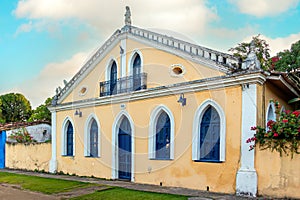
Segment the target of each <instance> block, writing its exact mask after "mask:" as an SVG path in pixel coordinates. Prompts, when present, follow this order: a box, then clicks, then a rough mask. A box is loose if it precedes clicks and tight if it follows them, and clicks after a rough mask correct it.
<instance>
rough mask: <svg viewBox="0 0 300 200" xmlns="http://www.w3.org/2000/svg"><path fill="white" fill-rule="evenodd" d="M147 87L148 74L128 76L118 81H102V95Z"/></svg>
mask: <svg viewBox="0 0 300 200" xmlns="http://www.w3.org/2000/svg"><path fill="white" fill-rule="evenodd" d="M143 89H147V74H146V73H140V74H137V75H133V76H126V77H122V78H119V79H117V80H116V81H111V80H109V81H103V82H100V97H104V96H110V95H115V94H121V93H129V92H133V91H138V90H143Z"/></svg>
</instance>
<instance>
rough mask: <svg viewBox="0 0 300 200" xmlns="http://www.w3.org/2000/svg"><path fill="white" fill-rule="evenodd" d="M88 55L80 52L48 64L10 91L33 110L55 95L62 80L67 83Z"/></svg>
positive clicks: (61, 84)
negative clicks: (19, 94)
mask: <svg viewBox="0 0 300 200" xmlns="http://www.w3.org/2000/svg"><path fill="white" fill-rule="evenodd" d="M88 55H89V53H85V52H80V53H77V54H75V55H74V56H72V57H71V58H70V59H69V60H65V61H63V62H56V63H49V64H48V65H46V66H45V67H44V69H43V70H42V71H41V73H40V74H39V75H38V76H37V77H35V78H34V79H31V80H28V81H26V82H24V83H23V84H21V85H20V86H19V87H17V88H15V89H12V90H10V92H11V91H14V92H19V93H22V94H24V95H25V96H26V98H27V99H28V100H29V101H30V102H31V104H32V106H33V108H35V107H36V106H39V105H40V104H42V103H44V101H45V100H46V99H47V98H48V97H52V96H54V94H55V89H56V88H57V87H58V86H61V87H63V86H64V84H63V80H67V81H69V80H70V79H71V78H72V77H73V76H74V75H75V74H76V73H77V72H78V70H79V69H80V67H82V64H83V62H84V61H85V60H86V58H87V56H88Z"/></svg>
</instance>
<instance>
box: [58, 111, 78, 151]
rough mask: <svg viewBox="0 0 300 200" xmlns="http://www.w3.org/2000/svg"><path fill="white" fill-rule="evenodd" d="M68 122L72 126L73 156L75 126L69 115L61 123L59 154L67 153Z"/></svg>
mask: <svg viewBox="0 0 300 200" xmlns="http://www.w3.org/2000/svg"><path fill="white" fill-rule="evenodd" d="M69 123H71V124H72V126H73V156H75V126H74V122H73V120H72V118H71V117H69V116H67V117H66V118H65V119H64V121H63V124H62V129H61V155H62V156H66V155H67V129H68V125H69Z"/></svg>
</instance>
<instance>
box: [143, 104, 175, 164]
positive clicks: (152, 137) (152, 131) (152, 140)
mask: <svg viewBox="0 0 300 200" xmlns="http://www.w3.org/2000/svg"><path fill="white" fill-rule="evenodd" d="M161 112H165V113H167V115H168V116H169V118H170V126H171V130H170V159H171V160H173V159H174V146H175V143H174V141H175V120H174V116H173V114H172V111H171V110H170V109H169V108H168V107H167V106H165V105H162V104H161V105H159V106H157V107H156V108H155V109H154V110H153V111H152V113H151V116H150V124H149V138H148V158H149V159H155V149H156V148H155V144H156V123H157V120H158V117H159V115H160V114H161Z"/></svg>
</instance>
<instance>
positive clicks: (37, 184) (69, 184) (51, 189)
mask: <svg viewBox="0 0 300 200" xmlns="http://www.w3.org/2000/svg"><path fill="white" fill-rule="evenodd" d="M0 182H1V183H9V184H16V185H21V187H22V188H23V189H26V190H31V191H37V192H42V193H45V194H55V193H60V192H67V191H70V190H73V189H75V188H82V187H89V186H92V185H94V184H91V183H84V182H79V181H66V180H60V179H54V178H53V179H52V178H43V177H36V176H27V175H22V174H13V173H6V172H0Z"/></svg>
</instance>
